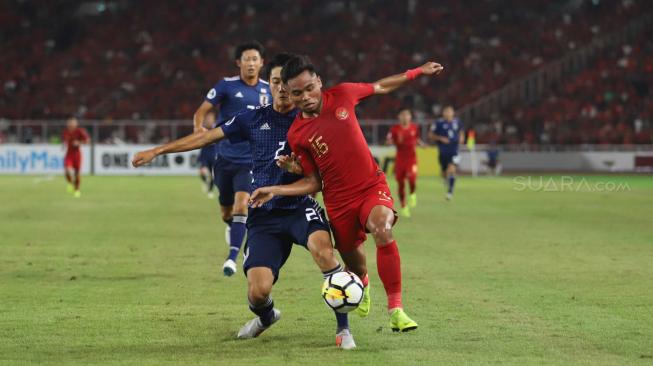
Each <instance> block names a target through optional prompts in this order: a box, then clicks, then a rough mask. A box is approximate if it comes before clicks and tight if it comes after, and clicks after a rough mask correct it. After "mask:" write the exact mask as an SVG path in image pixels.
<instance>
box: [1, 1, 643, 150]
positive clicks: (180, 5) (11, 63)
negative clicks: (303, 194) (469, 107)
mask: <svg viewBox="0 0 653 366" xmlns="http://www.w3.org/2000/svg"><path fill="white" fill-rule="evenodd" d="M89 4H90V5H89ZM471 5H473V6H471ZM651 9H653V2H646V1H635V0H621V1H599V0H592V1H570V0H565V1H562V0H556V1H547V2H541V1H534V2H521V3H520V4H519V6H514V4H513V2H512V1H509V0H492V1H490V0H488V1H474V2H469V3H468V2H465V1H454V0H445V1H441V2H438V4H437V6H434V5H432V4H431V3H429V2H426V1H420V0H409V1H406V2H393V1H382V0H376V1H366V2H356V1H345V0H339V1H335V0H331V1H324V2H319V3H317V2H313V1H308V0H300V1H290V0H283V1H275V2H269V1H263V0H259V1H243V2H233V1H224V0H220V1H199V0H189V1H184V2H159V1H154V0H143V1H138V2H128V1H105V2H92V3H86V2H82V1H67V2H44V3H39V4H38V5H37V4H36V3H34V2H30V1H18V0H13V1H5V2H2V3H0V28H1V29H2V32H1V35H0V45H1V48H2V50H3V52H2V53H0V61H1V62H0V73H1V75H2V78H1V79H2V80H1V81H2V83H3V84H2V88H1V89H0V118H8V119H41V118H46V119H47V118H63V117H65V116H67V115H70V114H71V113H73V114H76V115H78V116H80V117H82V118H86V119H108V120H111V119H190V118H191V116H192V114H193V112H194V110H195V108H196V107H197V106H198V105H199V103H200V102H201V101H202V99H203V97H204V94H205V93H206V91H207V90H208V89H209V88H210V87H211V85H213V83H214V82H215V81H216V80H218V79H219V78H221V77H223V76H231V75H235V74H236V73H237V69H236V67H235V66H234V65H233V60H232V52H233V47H234V46H235V45H236V44H238V43H239V42H243V41H247V40H250V39H258V40H260V41H261V42H262V43H263V44H264V45H265V46H266V47H267V49H268V54H273V53H275V52H277V51H280V50H288V51H292V52H297V53H306V54H309V55H311V57H312V58H313V60H314V61H315V62H316V63H317V64H318V65H319V68H320V71H321V74H322V77H323V79H324V80H325V82H326V84H327V85H332V84H334V83H337V82H339V81H341V80H344V79H349V80H360V81H373V80H375V79H377V78H379V77H382V76H385V75H388V74H392V73H395V72H400V71H403V70H405V69H406V68H408V67H412V66H414V65H419V64H421V63H422V62H424V61H425V60H429V59H434V60H438V61H439V62H441V63H442V64H443V65H445V74H444V75H443V77H442V79H441V80H439V82H437V83H416V84H415V85H413V86H412V87H410V88H406V89H405V90H402V91H401V92H400V93H397V94H395V95H393V96H388V97H385V98H378V99H377V100H371V101H369V102H366V103H365V104H364V105H363V106H362V107H361V109H360V112H359V115H360V117H361V118H368V119H373V118H394V116H395V114H396V111H397V109H398V108H399V107H400V106H404V105H408V106H412V107H414V108H416V109H417V110H419V111H422V112H425V113H426V116H431V115H432V114H438V113H439V111H440V108H441V106H442V105H444V104H453V105H455V106H458V107H461V106H464V105H465V104H467V103H470V102H473V101H474V100H476V99H478V98H479V97H481V96H483V95H485V94H487V93H489V92H491V91H493V90H496V89H498V88H499V87H501V86H503V85H505V84H506V83H507V82H509V81H510V80H514V79H515V78H517V77H519V76H523V75H525V74H527V73H529V72H531V71H533V70H535V69H537V68H538V67H540V66H541V65H543V64H546V63H547V62H548V61H551V60H554V59H556V58H558V57H560V56H561V55H564V54H565V53H566V52H568V51H569V50H573V49H575V48H577V47H579V46H580V45H583V44H585V43H587V42H589V41H590V40H591V39H592V37H594V36H596V35H599V34H604V33H606V32H609V31H611V30H614V29H618V28H620V27H622V26H623V25H624V24H626V22H627V21H628V20H630V19H633V18H634V17H636V16H637V15H640V14H643V13H645V12H650V11H651ZM53 14H56V16H53ZM644 41H645V42H644V43H646V44H647V47H641V48H648V45H650V40H644ZM641 48H640V47H633V52H634V53H633V54H632V55H633V56H632V57H635V55H638V54H640V53H642V52H644V53H645V52H646V50H642V49H641ZM606 57H607V58H606V59H605V60H603V61H600V62H599V66H597V67H598V68H601V66H600V65H603V69H602V70H604V69H605V68H606V67H608V65H609V64H610V62H611V61H614V57H618V56H615V55H614V54H608V55H606ZM649 61H650V60H649ZM649 64H650V62H649ZM642 67H643V69H644V70H646V65H644V66H642ZM648 67H649V68H650V65H649V66H648ZM635 68H637V67H635ZM638 70H639V69H638ZM622 71H623V72H622ZM631 71H633V70H632V67H630V68H625V69H624V70H619V72H620V73H615V74H614V75H612V74H611V75H610V77H611V78H612V79H613V80H614V79H617V78H619V77H620V76H621V75H624V73H625V72H631ZM597 72H598V74H601V72H600V71H596V70H595V71H592V70H588V71H587V72H586V73H584V74H582V75H580V76H578V78H580V79H579V80H578V81H577V82H575V83H573V82H570V83H572V84H574V85H575V86H574V85H570V84H569V85H565V86H562V87H561V89H560V90H559V91H556V92H554V93H553V94H552V96H550V97H549V98H547V102H545V103H542V104H541V105H536V106H529V107H524V108H523V109H520V108H517V109H515V110H514V111H509V113H506V115H507V116H510V118H509V122H504V124H505V126H508V125H517V127H516V129H517V130H518V131H517V132H515V133H512V132H513V131H512V129H511V130H510V131H504V129H497V131H498V132H500V133H501V139H504V140H510V141H512V139H513V138H517V139H523V140H524V141H533V142H537V141H539V142H558V141H565V142H567V141H569V142H576V140H578V134H574V133H570V132H567V130H573V129H574V128H575V127H573V126H567V127H565V128H557V127H555V126H554V127H549V126H550V125H555V124H560V123H559V122H558V120H557V119H556V118H558V117H555V116H552V114H553V115H555V114H556V113H558V114H560V113H563V112H564V110H565V108H569V110H571V111H573V110H574V108H576V107H577V106H576V104H577V103H579V102H571V101H570V102H565V101H557V102H553V103H557V106H558V108H557V111H555V110H554V109H552V108H551V107H552V106H551V103H552V102H551V98H554V99H555V96H557V98H558V99H562V98H563V97H564V96H565V95H566V94H561V93H563V92H564V93H575V92H577V89H579V88H580V89H588V87H587V86H583V85H585V84H586V81H587V80H588V79H591V80H593V81H598V79H596V75H597ZM592 75H594V76H592ZM575 80H576V79H575ZM581 80H584V81H585V82H583V81H581ZM649 81H650V80H649ZM596 84H598V83H595V86H596ZM616 84H619V83H616ZM600 85H601V86H603V85H605V84H604V83H601V84H600ZM616 86H617V87H619V88H622V89H623V88H627V86H626V85H621V84H620V85H616ZM595 91H596V90H595ZM603 91H604V94H605V93H608V92H612V94H614V95H615V98H616V99H619V98H621V96H620V92H621V91H622V90H621V89H615V90H607V89H606V90H603ZM596 92H597V93H599V91H596ZM617 94H619V95H617ZM616 99H615V100H616ZM633 100H634V99H630V100H629V101H628V106H626V107H624V109H626V110H629V109H631V106H630V104H631V102H630V101H633ZM565 103H567V104H569V103H571V104H573V106H571V105H569V106H568V105H567V104H565ZM563 104H564V105H563ZM647 105H648V106H649V107H648V108H649V110H650V102H648V104H647ZM637 106H638V107H641V105H640V104H638V105H637ZM588 108H589V106H588ZM596 108H597V109H600V108H599V106H597V107H596ZM615 108H616V107H615ZM644 109H645V108H644ZM611 113H612V114H611V115H605V114H601V116H602V118H603V117H605V119H606V121H607V120H610V118H611V117H612V116H614V115H615V114H614V111H612V109H611ZM631 115H632V113H630V112H629V113H628V114H627V116H631ZM515 116H519V118H517V117H515ZM504 117H505V116H504ZM642 118H644V119H645V118H650V117H647V116H646V115H643V116H642ZM558 119H560V120H561V121H562V120H567V119H563V118H562V117H560V118H558ZM535 120H537V121H535ZM545 120H546V121H547V122H546V123H545V122H543V121H545ZM589 120H590V122H587V123H591V124H593V126H594V124H597V123H599V120H598V119H597V120H592V119H591V118H589ZM601 121H603V120H601ZM468 122H469V123H470V124H474V123H476V121H468ZM585 122H586V121H585ZM585 122H583V123H585ZM529 123H530V124H531V125H528V124H529ZM619 123H622V122H621V121H615V120H612V121H607V122H605V124H601V129H604V128H603V127H604V125H610V124H612V125H614V129H615V130H618V129H620V128H621V127H619V126H618V125H619ZM623 123H626V124H629V123H630V124H632V126H630V127H631V128H632V129H633V131H634V133H633V134H632V140H633V141H638V140H637V133H636V130H637V128H636V126H635V125H634V123H635V122H633V121H631V120H626V119H624V120H623ZM542 124H544V126H540V125H542ZM642 124H644V122H642ZM584 126H585V125H582V126H579V127H584ZM605 129H606V131H607V129H608V128H607V127H606V128H605ZM621 129H622V130H623V128H621ZM540 130H542V131H544V132H542V131H540ZM573 135H575V137H573ZM605 135H606V136H613V135H614V134H613V133H612V132H606V133H605ZM483 137H486V136H485V135H483ZM606 138H607V139H609V140H610V141H613V140H615V141H616V138H613V137H606ZM624 139H625V138H624Z"/></svg>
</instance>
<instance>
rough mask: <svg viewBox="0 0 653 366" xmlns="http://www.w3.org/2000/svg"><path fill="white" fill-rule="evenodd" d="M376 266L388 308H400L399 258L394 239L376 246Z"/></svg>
mask: <svg viewBox="0 0 653 366" xmlns="http://www.w3.org/2000/svg"><path fill="white" fill-rule="evenodd" d="M376 266H377V269H378V271H379V277H380V278H381V282H383V287H385V293H386V295H388V309H394V308H401V307H402V305H401V259H400V258H399V249H397V242H396V241H394V240H393V241H392V242H391V243H390V244H386V245H384V246H377V247H376Z"/></svg>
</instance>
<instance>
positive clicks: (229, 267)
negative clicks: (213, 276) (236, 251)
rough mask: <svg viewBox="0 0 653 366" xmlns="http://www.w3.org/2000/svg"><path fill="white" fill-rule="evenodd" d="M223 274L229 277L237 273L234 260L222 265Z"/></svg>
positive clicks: (228, 260)
mask: <svg viewBox="0 0 653 366" xmlns="http://www.w3.org/2000/svg"><path fill="white" fill-rule="evenodd" d="M222 273H224V275H225V276H227V277H231V276H233V275H234V273H236V262H234V261H233V260H232V259H227V260H226V261H225V262H224V264H223V265H222Z"/></svg>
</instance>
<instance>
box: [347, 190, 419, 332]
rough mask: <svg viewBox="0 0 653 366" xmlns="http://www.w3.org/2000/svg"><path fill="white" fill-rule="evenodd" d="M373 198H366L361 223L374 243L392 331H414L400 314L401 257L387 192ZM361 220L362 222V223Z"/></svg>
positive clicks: (393, 213)
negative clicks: (363, 223)
mask: <svg viewBox="0 0 653 366" xmlns="http://www.w3.org/2000/svg"><path fill="white" fill-rule="evenodd" d="M378 192H381V193H377V194H376V196H368V197H367V198H366V199H365V202H364V203H363V205H362V206H361V209H360V218H361V222H365V228H366V229H367V230H368V231H369V232H370V233H371V234H372V237H373V238H374V242H375V243H376V265H377V270H378V272H379V277H380V278H381V282H382V283H383V287H384V288H385V292H386V295H387V296H388V312H389V313H390V323H391V327H392V330H394V331H404V332H405V331H409V330H413V329H417V323H415V322H414V321H413V320H412V319H410V318H409V317H408V315H406V313H405V312H404V311H403V304H402V299H401V258H400V256H399V249H398V247H397V242H396V241H395V240H394V237H393V233H392V227H393V225H394V223H395V221H396V214H395V212H394V211H393V210H392V208H391V207H392V199H391V198H390V199H389V197H390V194H389V192H388V191H387V190H386V191H385V192H384V190H383V189H380V190H378ZM363 220H364V221H363Z"/></svg>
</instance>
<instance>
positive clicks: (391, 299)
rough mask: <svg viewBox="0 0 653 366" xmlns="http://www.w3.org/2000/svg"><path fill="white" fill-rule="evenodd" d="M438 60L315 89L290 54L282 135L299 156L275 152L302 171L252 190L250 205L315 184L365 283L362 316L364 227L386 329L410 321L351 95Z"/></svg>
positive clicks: (381, 87)
mask: <svg viewBox="0 0 653 366" xmlns="http://www.w3.org/2000/svg"><path fill="white" fill-rule="evenodd" d="M442 69H443V68H442V66H441V65H440V64H438V63H435V62H428V63H426V64H424V65H423V66H421V67H419V68H416V69H411V70H408V71H406V72H405V73H401V74H398V75H393V76H390V77H387V78H384V79H381V80H379V81H377V82H375V83H343V84H339V85H336V86H335V87H333V88H330V89H328V90H326V91H322V80H321V79H320V77H319V76H318V75H317V74H316V71H315V67H314V66H313V65H312V64H311V63H310V61H309V60H308V58H306V57H301V56H297V57H294V58H292V59H290V60H289V61H288V62H287V63H286V65H284V68H283V71H282V74H281V77H282V80H283V82H284V84H285V87H287V88H288V90H289V91H290V98H291V100H292V101H293V102H294V103H295V105H296V106H297V107H298V108H299V109H300V110H301V113H300V114H298V115H297V117H296V118H295V121H294V122H293V124H292V126H291V128H290V130H289V131H288V142H289V144H290V147H291V149H292V151H293V153H294V154H296V155H297V158H298V159H292V158H291V157H288V158H284V159H279V161H278V164H279V165H280V166H282V167H283V168H285V169H287V170H290V171H293V172H296V173H297V172H302V173H303V174H304V175H305V177H304V178H303V179H301V180H298V181H297V182H295V183H293V184H289V185H281V186H269V187H261V188H258V189H257V190H255V191H254V192H253V193H252V196H251V200H250V204H251V205H252V206H253V207H257V206H259V205H262V204H264V203H265V202H267V201H268V200H269V199H272V197H273V196H275V195H282V196H294V195H302V194H307V193H311V192H315V191H318V190H320V189H321V190H322V193H323V195H324V203H325V206H326V208H327V213H328V215H329V220H330V223H331V229H332V230H333V233H334V238H335V242H336V248H337V249H338V251H339V252H340V255H341V257H342V259H343V260H344V261H345V263H346V264H347V267H348V269H350V270H351V271H353V272H354V273H356V274H357V275H358V276H359V277H360V278H361V279H362V280H363V283H364V285H365V296H364V299H363V302H362V303H361V305H360V306H359V308H358V309H357V312H358V313H359V315H362V316H365V315H367V314H369V310H370V295H369V286H368V277H367V264H366V257H365V251H364V248H363V247H362V244H363V242H365V239H366V232H369V233H371V234H372V236H373V237H374V241H375V242H376V248H377V251H376V253H377V254H376V258H377V267H378V272H379V277H380V278H381V282H383V286H384V288H385V290H386V294H387V296H388V312H389V313H390V326H391V328H392V330H393V331H409V330H413V329H417V323H416V322H414V321H413V320H412V319H410V318H409V317H408V315H406V313H405V312H404V310H403V305H402V301H401V265H400V258H399V251H398V249H397V243H396V241H395V240H394V238H393V235H392V227H393V225H394V223H395V221H396V213H395V211H394V210H393V201H392V196H391V194H390V190H389V189H388V184H387V181H386V178H385V175H384V174H383V171H381V169H379V167H378V165H377V164H376V162H375V161H374V158H373V157H372V154H371V152H370V150H369V147H368V146H367V142H366V141H365V138H364V136H363V133H362V131H361V128H360V125H359V124H358V120H357V118H356V114H355V113H354V108H355V106H356V105H357V104H358V102H359V101H360V100H362V99H364V98H366V97H368V96H370V95H372V94H387V93H390V92H391V91H393V90H395V89H397V88H398V87H400V86H401V85H403V84H405V83H406V82H407V81H408V80H412V79H415V78H416V77H418V76H419V75H422V74H425V75H436V74H439V73H440V72H441V71H442Z"/></svg>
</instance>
